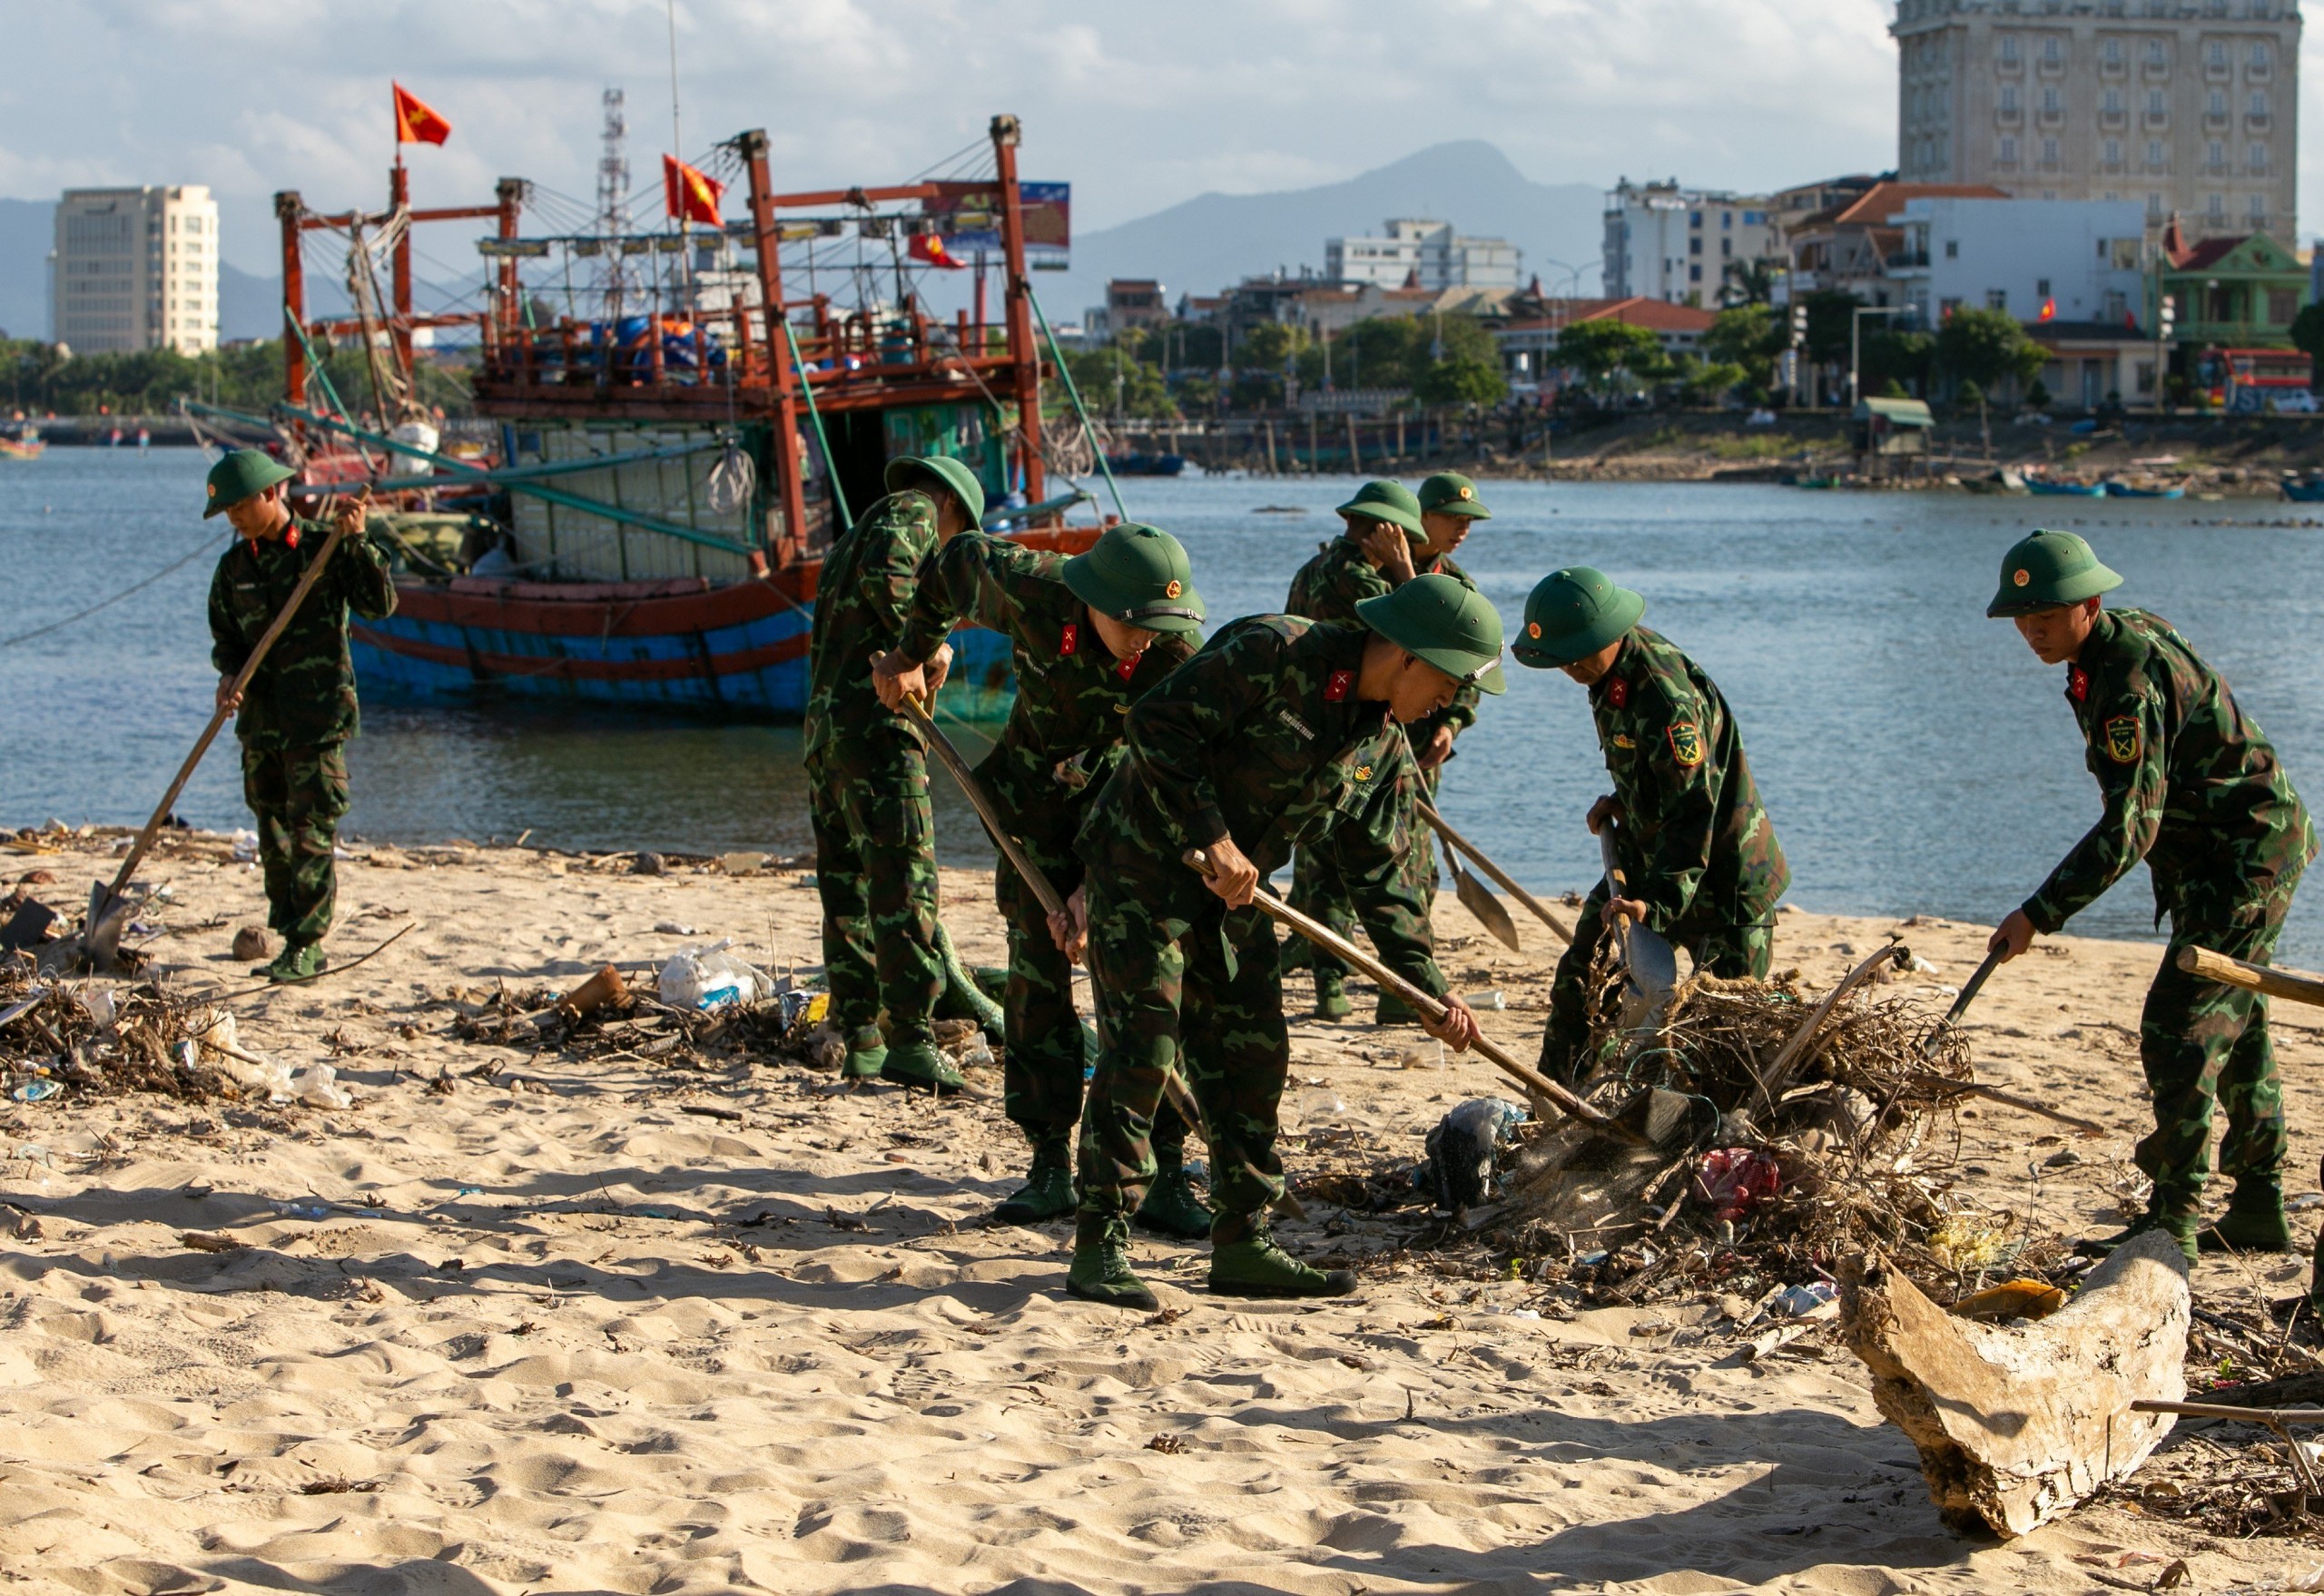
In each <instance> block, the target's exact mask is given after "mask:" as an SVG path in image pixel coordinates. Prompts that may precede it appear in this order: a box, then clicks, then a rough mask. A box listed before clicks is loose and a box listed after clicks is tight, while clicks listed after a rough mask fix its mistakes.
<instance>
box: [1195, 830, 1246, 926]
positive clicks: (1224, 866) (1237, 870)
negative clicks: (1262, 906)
mask: <svg viewBox="0 0 2324 1596" xmlns="http://www.w3.org/2000/svg"><path fill="white" fill-rule="evenodd" d="M1203 852H1204V853H1205V854H1206V855H1207V856H1208V858H1209V860H1210V876H1209V882H1210V890H1211V891H1212V892H1216V893H1217V894H1218V895H1219V896H1220V897H1221V898H1224V899H1225V900H1226V906H1227V907H1228V908H1229V909H1241V908H1243V907H1244V906H1246V904H1248V903H1249V902H1250V901H1251V900H1252V899H1254V898H1256V897H1257V896H1258V894H1259V867H1258V866H1257V865H1256V864H1253V863H1252V862H1250V861H1249V860H1247V859H1246V858H1244V857H1243V850H1241V849H1240V848H1237V847H1236V845H1235V839H1234V838H1232V837H1221V838H1219V839H1218V841H1216V842H1213V843H1212V844H1211V845H1210V846H1209V847H1207V848H1206V849H1204V850H1203Z"/></svg>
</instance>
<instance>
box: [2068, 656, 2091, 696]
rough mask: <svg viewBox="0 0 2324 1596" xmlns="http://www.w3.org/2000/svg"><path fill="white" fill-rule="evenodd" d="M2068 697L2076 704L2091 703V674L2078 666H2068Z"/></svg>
mask: <svg viewBox="0 0 2324 1596" xmlns="http://www.w3.org/2000/svg"><path fill="white" fill-rule="evenodd" d="M2066 696H2067V697H2068V698H2071V699H2073V701H2074V702H2075V703H2076V704H2087V703H2089V702H2090V673H2089V672H2088V671H2085V670H2083V668H2082V667H2081V666H2080V665H2068V666H2066Z"/></svg>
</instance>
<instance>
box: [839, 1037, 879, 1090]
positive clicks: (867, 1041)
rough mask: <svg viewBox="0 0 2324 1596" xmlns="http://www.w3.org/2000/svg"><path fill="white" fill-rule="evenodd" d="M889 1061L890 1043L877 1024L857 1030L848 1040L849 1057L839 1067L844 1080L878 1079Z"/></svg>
mask: <svg viewBox="0 0 2324 1596" xmlns="http://www.w3.org/2000/svg"><path fill="white" fill-rule="evenodd" d="M887 1061H888V1044H887V1042H886V1040H885V1039H882V1038H881V1035H880V1030H879V1028H878V1027H877V1026H872V1027H871V1028H869V1029H867V1030H859V1031H857V1032H856V1033H855V1034H854V1035H853V1036H852V1037H850V1038H848V1040H847V1058H846V1059H845V1060H844V1061H842V1063H841V1065H840V1067H839V1076H840V1079H842V1080H877V1079H880V1069H881V1066H883V1065H884V1064H886V1063H887Z"/></svg>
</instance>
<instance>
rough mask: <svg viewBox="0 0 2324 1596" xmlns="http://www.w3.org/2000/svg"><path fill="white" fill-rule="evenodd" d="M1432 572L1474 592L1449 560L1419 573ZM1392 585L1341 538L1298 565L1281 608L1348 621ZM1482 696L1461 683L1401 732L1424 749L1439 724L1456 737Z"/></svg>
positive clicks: (1356, 547)
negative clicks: (1449, 700)
mask: <svg viewBox="0 0 2324 1596" xmlns="http://www.w3.org/2000/svg"><path fill="white" fill-rule="evenodd" d="M1432 571H1433V572H1437V573H1440V574H1442V575H1443V576H1451V577H1452V578H1453V579H1454V580H1456V581H1458V582H1459V583H1460V584H1461V586H1463V587H1466V588H1467V589H1468V590H1469V591H1470V592H1472V593H1474V592H1475V591H1476V590H1477V585H1476V583H1475V582H1473V581H1472V580H1471V579H1470V576H1469V573H1468V572H1466V571H1464V570H1462V568H1461V567H1460V566H1457V565H1455V564H1453V563H1452V559H1451V558H1450V557H1439V558H1438V559H1437V560H1436V561H1435V562H1434V563H1433V564H1431V565H1430V566H1427V567H1426V568H1425V570H1423V572H1422V573H1421V574H1422V575H1426V574H1427V573H1428V572H1432ZM1394 587H1395V584H1394V583H1393V582H1391V581H1390V580H1389V579H1388V575H1387V573H1386V572H1384V571H1383V570H1381V569H1380V568H1379V567H1377V566H1374V564H1373V563H1372V562H1371V561H1370V560H1368V559H1366V558H1364V549H1363V547H1362V546H1361V545H1359V544H1358V543H1357V542H1356V541H1355V540H1354V538H1352V537H1346V536H1344V535H1343V536H1341V537H1334V538H1333V539H1332V540H1331V541H1330V542H1329V543H1326V544H1325V545H1324V547H1322V548H1320V549H1318V550H1317V551H1316V552H1315V557H1314V558H1312V559H1310V560H1309V561H1308V562H1307V563H1306V564H1305V565H1304V566H1300V567H1299V570H1298V573H1297V575H1295V576H1293V577H1292V578H1291V592H1290V594H1289V596H1286V597H1285V599H1284V601H1283V607H1284V609H1285V611H1286V612H1287V613H1289V614H1291V615H1295V616H1308V617H1309V618H1310V619H1312V620H1318V621H1352V620H1354V619H1355V618H1356V616H1355V606H1357V604H1359V603H1360V602H1362V601H1363V600H1364V599H1367V598H1374V597H1377V596H1379V595H1381V594H1383V593H1388V592H1393V590H1394ZM1482 696H1483V695H1482V694H1481V693H1479V692H1478V690H1477V687H1476V685H1475V684H1474V683H1472V682H1464V683H1462V685H1461V686H1460V689H1459V690H1458V691H1457V692H1455V693H1454V694H1453V695H1452V703H1451V704H1447V705H1446V706H1445V707H1444V708H1443V709H1441V710H1438V711H1437V712H1436V713H1435V714H1432V715H1427V716H1423V718H1422V719H1420V720H1417V721H1415V722H1413V724H1411V725H1409V726H1407V727H1405V728H1404V730H1405V731H1406V732H1407V733H1408V734H1410V735H1411V737H1412V741H1413V747H1415V748H1421V747H1425V746H1426V745H1427V744H1428V743H1429V741H1430V739H1431V738H1433V737H1434V736H1435V735H1436V728H1437V727H1439V726H1451V727H1452V734H1453V735H1454V736H1456V737H1457V736H1459V735H1460V734H1462V732H1465V731H1467V730H1468V729H1469V728H1470V727H1471V726H1472V725H1474V724H1476V723H1477V704H1478V703H1479V701H1480V700H1481V699H1482Z"/></svg>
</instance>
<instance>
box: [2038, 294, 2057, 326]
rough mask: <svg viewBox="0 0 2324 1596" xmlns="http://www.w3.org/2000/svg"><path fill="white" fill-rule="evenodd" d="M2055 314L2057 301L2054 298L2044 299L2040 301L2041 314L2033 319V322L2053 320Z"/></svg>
mask: <svg viewBox="0 0 2324 1596" xmlns="http://www.w3.org/2000/svg"><path fill="white" fill-rule="evenodd" d="M2057 314H2058V301H2057V300H2055V299H2054V298H2053V299H2046V300H2043V301H2042V313H2041V314H2040V315H2039V316H2036V317H2034V318H2033V320H2036V321H2050V320H2055V319H2056V317H2057Z"/></svg>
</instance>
